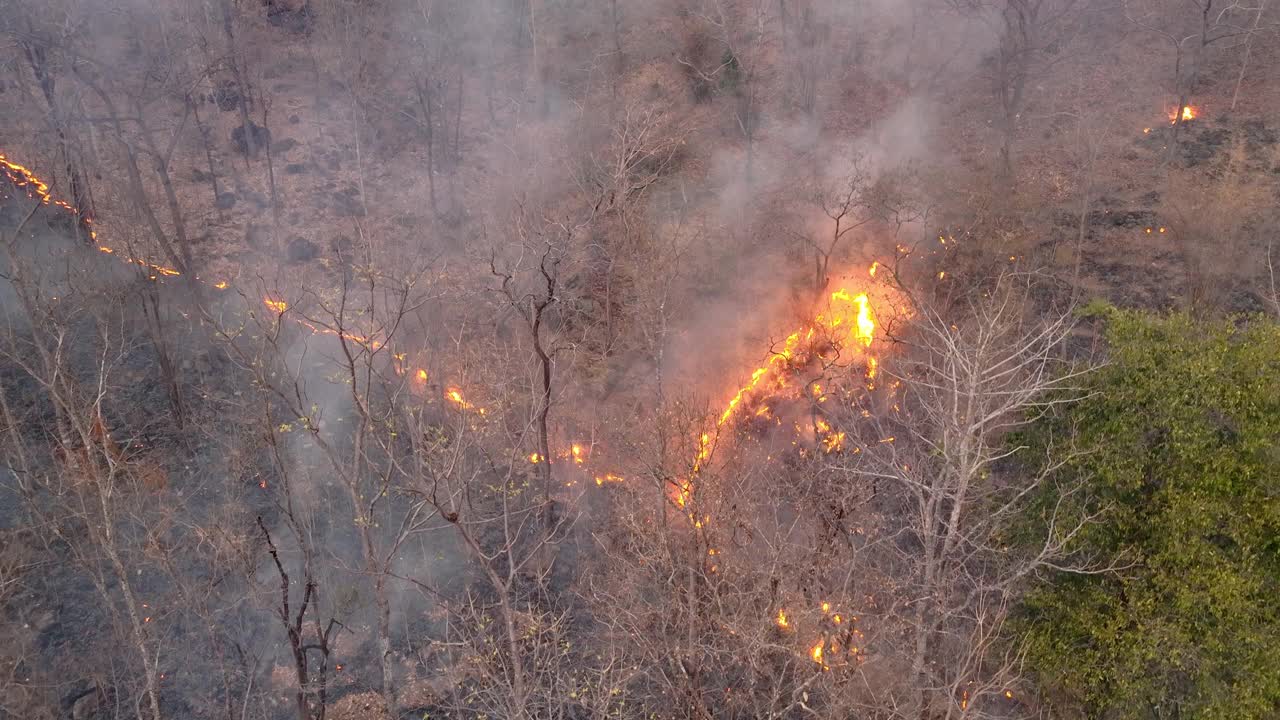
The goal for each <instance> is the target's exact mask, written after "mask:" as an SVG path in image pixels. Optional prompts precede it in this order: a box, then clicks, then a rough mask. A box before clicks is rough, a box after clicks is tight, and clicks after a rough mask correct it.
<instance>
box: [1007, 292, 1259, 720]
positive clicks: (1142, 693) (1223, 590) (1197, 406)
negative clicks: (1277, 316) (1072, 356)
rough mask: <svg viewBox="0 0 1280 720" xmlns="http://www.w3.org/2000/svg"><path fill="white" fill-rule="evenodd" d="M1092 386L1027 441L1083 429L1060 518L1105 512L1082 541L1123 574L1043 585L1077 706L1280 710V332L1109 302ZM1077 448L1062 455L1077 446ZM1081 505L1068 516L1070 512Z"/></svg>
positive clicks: (1134, 713) (1037, 623)
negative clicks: (1103, 351)
mask: <svg viewBox="0 0 1280 720" xmlns="http://www.w3.org/2000/svg"><path fill="white" fill-rule="evenodd" d="M1103 315H1104V317H1105V322H1106V326H1107V338H1108V341H1109V348H1110V359H1109V363H1108V365H1107V366H1106V367H1104V368H1103V369H1101V370H1099V371H1098V372H1097V373H1096V374H1094V375H1093V376H1092V377H1091V379H1090V387H1089V390H1091V391H1092V393H1093V394H1092V395H1091V396H1090V397H1089V398H1088V399H1086V400H1084V401H1083V402H1080V403H1078V404H1075V405H1072V406H1069V407H1067V408H1066V409H1064V410H1063V411H1061V412H1059V413H1057V414H1055V415H1054V416H1052V417H1049V418H1046V419H1044V420H1042V421H1040V422H1039V423H1038V424H1037V425H1036V426H1035V429H1034V430H1033V431H1032V432H1031V433H1030V437H1028V438H1023V439H1024V440H1028V441H1029V442H1031V443H1032V444H1039V445H1041V446H1042V447H1047V443H1049V442H1051V441H1054V442H1060V441H1062V440H1063V439H1064V438H1067V437H1073V438H1074V441H1075V443H1076V447H1077V449H1078V450H1083V451H1086V452H1085V453H1084V454H1081V455H1078V456H1076V458H1075V459H1074V460H1072V461H1070V462H1069V463H1068V464H1067V465H1066V466H1065V467H1063V468H1061V469H1060V470H1059V471H1058V472H1057V473H1056V475H1057V480H1058V481H1059V482H1057V483H1055V485H1056V487H1059V488H1062V487H1068V486H1071V485H1073V484H1078V483H1080V482H1083V483H1084V484H1085V487H1086V488H1087V490H1088V491H1087V492H1086V493H1083V494H1080V495H1070V496H1067V495H1063V494H1060V491H1058V492H1059V494H1055V493H1053V492H1050V493H1048V494H1047V495H1046V496H1045V497H1043V498H1042V503H1041V504H1040V506H1039V511H1038V516H1037V517H1030V518H1028V522H1029V523H1039V524H1040V525H1041V527H1043V525H1044V523H1045V522H1047V521H1049V518H1050V517H1051V515H1050V514H1051V513H1053V512H1054V511H1055V510H1056V511H1057V513H1058V514H1057V515H1056V517H1057V518H1058V521H1057V523H1056V524H1057V526H1058V527H1071V526H1072V524H1073V523H1072V520H1073V519H1078V518H1081V517H1085V516H1086V514H1096V515H1097V517H1096V522H1093V523H1092V524H1090V525H1089V526H1088V528H1087V529H1086V530H1085V531H1084V532H1082V533H1081V534H1079V535H1078V536H1077V537H1075V538H1074V539H1073V540H1072V542H1071V544H1070V546H1069V547H1070V549H1071V551H1072V553H1073V556H1074V558H1075V559H1076V560H1077V561H1080V562H1086V561H1089V562H1093V563H1095V564H1097V563H1103V564H1110V565H1113V566H1114V567H1115V570H1114V571H1113V572H1106V573H1102V574H1078V573H1068V572H1061V573H1057V574H1055V575H1053V576H1051V577H1047V578H1043V579H1042V582H1041V583H1040V584H1039V585H1038V586H1036V587H1035V588H1033V589H1032V590H1031V592H1030V594H1029V596H1028V598H1027V599H1026V601H1025V605H1024V608H1023V613H1022V616H1021V620H1020V622H1021V628H1022V631H1023V633H1024V635H1023V637H1024V639H1025V640H1026V642H1027V650H1028V659H1029V661H1030V664H1031V666H1032V668H1033V669H1034V670H1035V671H1036V672H1037V673H1038V675H1039V676H1040V679H1041V681H1042V685H1043V686H1044V687H1045V689H1046V697H1047V698H1049V699H1050V701H1051V702H1053V703H1054V704H1056V705H1058V706H1060V707H1059V709H1060V710H1067V711H1073V712H1070V713H1069V714H1074V713H1075V712H1078V713H1079V714H1081V715H1084V716H1087V717H1098V718H1103V717H1105V718H1181V719H1186V718H1222V719H1223V720H1226V719H1227V718H1231V719H1232V720H1237V719H1246V718H1259V719H1261V718H1275V717H1277V713H1278V711H1280V326H1277V325H1276V324H1275V323H1274V322H1271V321H1268V320H1264V319H1261V318H1259V319H1254V320H1250V321H1249V322H1247V323H1245V322H1241V323H1235V322H1225V321H1219V322H1197V321H1194V320H1192V319H1191V318H1190V317H1188V316H1185V315H1174V316H1170V317H1154V316H1151V315H1147V314H1142V313H1136V312H1125V311H1119V310H1114V309H1110V310H1106V311H1105V312H1104V313H1103ZM1060 457H1061V455H1060ZM1064 513H1065V516H1064Z"/></svg>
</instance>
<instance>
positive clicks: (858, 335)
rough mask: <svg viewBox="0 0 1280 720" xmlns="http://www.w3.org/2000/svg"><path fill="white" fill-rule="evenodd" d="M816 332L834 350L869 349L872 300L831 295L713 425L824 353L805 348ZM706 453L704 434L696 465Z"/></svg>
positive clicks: (839, 293) (840, 292) (844, 293)
mask: <svg viewBox="0 0 1280 720" xmlns="http://www.w3.org/2000/svg"><path fill="white" fill-rule="evenodd" d="M878 264H879V263H875V264H872V266H871V270H870V273H871V274H872V275H873V276H874V275H875V268H876V267H877V266H878ZM846 329H847V330H846ZM819 330H822V331H824V332H825V333H826V334H829V335H830V336H831V337H830V340H831V342H832V344H833V345H835V346H836V348H837V349H839V348H841V347H844V346H846V345H850V344H857V345H862V346H863V347H864V348H869V347H871V343H872V342H873V341H874V339H875V332H876V321H875V315H874V314H873V313H872V311H871V300H870V299H869V298H868V297H867V294H866V293H859V294H858V295H851V294H849V291H848V290H845V289H840V290H837V291H835V292H833V293H831V297H830V300H829V302H828V306H827V308H826V310H825V311H824V312H822V313H819V314H818V315H817V317H816V318H814V321H813V322H812V323H809V324H808V325H807V326H806V327H803V328H800V329H799V330H796V331H795V332H793V333H791V334H790V335H788V336H787V338H786V340H784V341H783V343H782V347H781V348H780V349H778V350H775V351H774V354H773V355H772V356H771V357H770V358H769V360H768V362H767V363H766V364H765V365H763V366H761V367H758V368H756V369H755V370H753V371H752V373H751V380H750V381H748V382H747V384H746V385H744V386H743V387H741V388H740V389H739V390H738V391H737V392H736V393H734V395H733V397H732V398H730V399H729V403H728V404H727V405H726V406H725V409H724V412H722V413H721V414H720V418H719V420H718V421H717V422H716V426H717V427H719V426H722V425H724V424H725V423H727V422H728V421H729V420H730V419H731V418H732V417H733V415H734V413H735V412H736V411H737V410H738V408H739V407H741V406H742V404H743V403H744V402H745V401H746V400H747V399H748V398H750V397H751V396H753V395H755V394H756V393H757V391H758V390H760V389H761V388H762V387H763V388H768V389H778V388H781V387H784V386H785V385H786V380H787V379H786V375H785V373H786V372H787V371H788V370H789V366H791V365H793V364H799V365H803V364H805V363H807V362H808V361H809V360H811V359H812V358H813V357H815V356H817V355H819V354H821V353H822V352H823V351H824V349H823V348H815V347H813V346H812V345H809V346H807V347H806V346H805V345H804V343H809V342H811V341H812V340H813V339H814V337H815V336H816V335H817V334H818V331H819ZM802 338H803V340H802ZM766 381H767V382H766ZM813 392H814V397H821V388H820V387H819V386H817V385H815V386H814V388H813ZM709 451H710V448H709V438H708V437H707V436H706V435H703V436H702V439H701V441H700V444H699V462H701V461H702V460H705V459H706V457H705V456H704V452H705V453H707V454H709Z"/></svg>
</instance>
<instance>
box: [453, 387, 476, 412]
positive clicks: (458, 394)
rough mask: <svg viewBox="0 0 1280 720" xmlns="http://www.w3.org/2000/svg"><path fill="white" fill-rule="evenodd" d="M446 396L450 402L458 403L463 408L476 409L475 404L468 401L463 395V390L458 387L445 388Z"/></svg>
mask: <svg viewBox="0 0 1280 720" xmlns="http://www.w3.org/2000/svg"><path fill="white" fill-rule="evenodd" d="M444 396H445V398H447V399H448V400H449V402H452V403H453V404H454V405H457V406H458V407H460V408H462V409H463V410H474V409H476V406H475V405H472V404H471V403H469V402H467V401H466V399H465V398H463V397H462V391H461V390H459V389H457V388H449V389H447V390H445V391H444ZM481 412H484V411H483V410H481Z"/></svg>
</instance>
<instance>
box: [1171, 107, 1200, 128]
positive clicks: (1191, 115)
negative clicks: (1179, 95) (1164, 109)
mask: <svg viewBox="0 0 1280 720" xmlns="http://www.w3.org/2000/svg"><path fill="white" fill-rule="evenodd" d="M1198 115H1199V113H1197V112H1196V109H1195V108H1193V107H1191V106H1190V105H1183V106H1182V117H1181V120H1182V122H1187V121H1189V120H1195V119H1196V117H1197V116H1198ZM1178 120H1179V117H1178V112H1177V111H1176V110H1175V111H1174V112H1173V113H1171V114H1170V115H1169V122H1170V123H1171V124H1172V123H1177V122H1178Z"/></svg>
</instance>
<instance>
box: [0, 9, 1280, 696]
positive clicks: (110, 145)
mask: <svg viewBox="0 0 1280 720" xmlns="http://www.w3.org/2000/svg"><path fill="white" fill-rule="evenodd" d="M1278 29H1280V6H1276V7H1269V6H1268V3H1267V2H1266V0H1255V2H1254V3H1253V4H1250V3H1222V2H1217V1H1215V0H1000V1H999V2H978V1H977V0H910V1H909V2H896V1H891V0H859V1H857V2H843V1H837V0H776V1H775V0H644V1H643V2H639V1H636V0H630V1H628V2H622V1H621V0H594V1H591V0H476V1H470V0H410V1H407V2H387V1H383V0H374V1H371V2H364V1H361V2H356V1H354V0H266V2H260V1H259V0H242V1H241V2H233V0H209V1H208V2H203V3H196V2H186V1H185V0H161V1H160V2H130V0H93V1H91V2H86V1H81V0H51V1H50V2H40V3H37V2H33V1H32V0H3V1H0V116H3V123H2V124H0V153H2V154H3V158H0V159H3V160H4V161H6V164H5V167H4V171H5V172H4V175H5V179H2V180H0V190H3V192H4V195H5V198H6V199H5V201H4V204H3V207H2V208H0V221H2V225H0V229H2V230H3V240H4V254H3V257H2V258H0V268H3V270H4V275H3V282H0V308H2V309H3V313H4V323H3V324H2V327H0V381H2V382H3V392H0V400H2V401H3V402H2V404H0V432H2V433H3V441H2V443H0V444H2V447H3V449H2V457H3V463H2V466H3V467H0V609H2V610H0V648H2V649H0V717H10V716H12V717H15V718H19V717H20V718H31V719H32V720H39V719H42V718H49V719H52V718H62V717H68V716H69V717H73V718H75V720H89V719H90V718H108V717H136V718H139V719H145V720H166V719H167V718H186V717H190V718H224V719H225V720H251V719H253V720H258V719H261V720H267V719H268V718H284V717H295V718H297V720H323V719H324V718H326V717H328V718H331V719H333V720H346V719H348V718H349V719H352V720H354V719H355V718H382V717H403V718H409V717H413V718H423V719H424V720H425V718H428V717H430V718H436V717H477V718H480V717H487V718H494V717H500V718H587V717H591V718H605V717H617V718H624V717H625V718H651V717H670V718H697V719H699V720H701V719H704V718H731V717H732V718H741V717H753V718H784V717H785V718H801V717H818V718H833V719H834V718H844V717H868V718H911V720H929V719H932V718H979V717H1010V718H1012V717H1044V716H1047V715H1048V714H1049V712H1050V711H1049V710H1048V709H1047V706H1046V705H1044V704H1043V703H1042V697H1041V692H1040V688H1039V687H1038V686H1037V683H1036V679H1035V677H1034V676H1033V675H1032V674H1031V673H1030V672H1029V671H1028V670H1027V668H1026V667H1025V665H1024V657H1023V656H1022V648H1021V646H1020V644H1019V642H1018V638H1017V637H1016V636H1015V634H1014V633H1013V632H1012V631H1011V630H1009V628H1008V623H1007V622H1006V621H1007V620H1008V619H1009V617H1010V615H1011V613H1013V612H1014V611H1015V608H1016V606H1017V604H1018V602H1019V599H1020V597H1021V593H1022V592H1023V591H1024V590H1025V587H1026V585H1027V582H1028V581H1029V580H1030V579H1031V578H1034V577H1035V576H1036V575H1037V573H1040V572H1044V571H1048V570H1055V571H1060V570H1064V569H1069V570H1073V571H1079V572H1099V573H1100V572H1106V571H1108V570H1110V569H1113V568H1112V567H1111V566H1110V564H1109V562H1110V561H1109V560H1107V559H1099V558H1089V559H1088V561H1087V562H1081V559H1080V558H1078V557H1069V556H1068V554H1067V553H1066V552H1065V550H1064V548H1065V546H1066V544H1067V542H1068V541H1069V540H1070V539H1071V538H1072V537H1074V535H1075V534H1076V533H1077V532H1079V531H1080V526H1079V525H1077V524H1071V523H1060V522H1059V521H1058V519H1057V517H1056V515H1052V516H1051V517H1050V519H1049V520H1048V521H1047V522H1044V523H1042V524H1041V525H1040V526H1039V527H1038V528H1037V529H1036V531H1035V532H1034V533H1032V537H1031V538H1030V541H1029V542H1028V536H1027V534H1026V533H1027V530H1026V527H1025V525H1023V524H1021V523H1022V521H1021V520H1020V518H1022V517H1023V516H1024V514H1025V513H1026V512H1030V508H1031V506H1032V501H1033V498H1034V497H1035V496H1036V493H1037V492H1039V489H1040V488H1041V485H1042V483H1045V482H1046V478H1047V477H1048V476H1049V474H1050V473H1051V471H1052V470H1053V469H1055V468H1057V467H1059V466H1061V465H1062V464H1065V463H1067V462H1069V461H1070V459H1071V458H1072V457H1074V453H1075V452H1077V450H1079V451H1083V449H1077V448H1074V447H1058V448H1055V452H1056V453H1057V454H1055V455H1054V456H1053V457H1051V458H1049V459H1048V460H1047V461H1046V462H1044V463H1042V464H1040V465H1036V464H1035V463H1028V462H1027V461H1026V460H1025V458H1023V457H1021V456H1019V457H1012V456H1013V455H1015V454H1016V453H1015V452H1014V451H1013V450H1011V449H1010V447H1009V446H1008V445H1007V443H1006V434H1007V433H1008V432H1009V431H1010V430H1013V429H1016V428H1019V427H1022V426H1023V424H1024V423H1026V422H1027V421H1028V420H1030V419H1034V418H1036V417H1038V416H1039V415H1040V414H1042V413H1044V412H1047V410H1048V409H1049V407H1051V406H1052V405H1053V404H1055V403H1066V402H1069V401H1070V400H1071V399H1073V398H1075V397H1077V395H1078V394H1079V393H1080V392H1081V391H1080V390H1079V389H1078V387H1077V383H1076V381H1077V379H1078V377H1079V375H1080V374H1081V373H1083V372H1085V371H1086V370H1087V368H1088V367H1089V366H1090V363H1091V362H1092V359H1091V358H1090V357H1089V356H1088V355H1089V353H1088V352H1087V349H1088V346H1089V344H1090V342H1091V341H1094V340H1096V338H1094V337H1093V335H1092V334H1091V332H1090V330H1089V329H1088V328H1084V329H1082V328H1078V327H1076V325H1075V322H1074V319H1073V318H1074V316H1073V314H1072V313H1073V308H1074V307H1075V306H1076V305H1077V304H1078V303H1080V302H1081V301H1085V300H1089V299H1093V298H1099V297H1100V298H1106V299H1109V300H1111V301H1113V302H1115V303H1117V304H1119V305H1122V306H1133V307H1143V308H1154V309H1159V310H1165V309H1171V308H1185V309H1188V310H1191V311H1192V312H1194V313H1197V314H1201V315H1204V316H1216V315H1221V314H1224V313H1233V312H1274V313H1275V314H1277V315H1280V297H1278V296H1277V294H1276V272H1277V271H1278V270H1280V267H1278V266H1280V247H1275V246H1276V245H1280V242H1277V241H1275V240H1274V238H1275V236H1276V230H1277V227H1280V225H1278V221H1280V218H1278V217H1277V215H1276V207H1277V206H1278V203H1277V200H1278V199H1280V124H1277V123H1276V121H1275V119H1274V118H1275V117H1276V115H1277V112H1278V111H1280V82H1277V81H1276V78H1277V77H1280V51H1278V50H1277V48H1280V42H1278V41H1280V30H1278ZM1181 106H1187V107H1190V108H1192V109H1193V111H1194V115H1195V116H1194V119H1186V120H1184V119H1182V118H1181V116H1180V114H1179V113H1177V112H1176V109H1177V108H1179V107H1181ZM1171 115H1172V116H1174V117H1175V118H1176V119H1175V121H1172V122H1171V120H1170V116H1171ZM41 182H43V183H47V186H48V187H47V188H44V187H43V186H41V185H40V184H39V183H41ZM42 200H47V202H45V203H44V204H41V202H40V201H42ZM53 200H56V201H58V202H56V203H55V202H53ZM842 293H843V294H842ZM867 324H870V325H869V326H867ZM793 332H794V333H795V334H794V335H792V333H793ZM756 368H760V370H759V371H758V374H757V375H754V376H753V374H752V373H753V370H754V369H756ZM739 388H749V389H748V390H746V391H743V392H739ZM735 392H737V393H738V395H737V396H736V397H735ZM1031 467H1038V468H1040V469H1039V470H1036V471H1032V470H1029V469H1028V468H1031ZM1057 491H1058V492H1061V493H1063V494H1064V496H1067V497H1069V496H1070V495H1071V494H1072V493H1075V492H1085V489H1084V488H1074V487H1072V488H1058V489H1057ZM1014 534H1018V536H1019V537H1020V538H1021V539H1022V541H1023V545H1021V546H1020V547H1019V549H1010V546H1009V538H1010V537H1011V536H1012V535H1014ZM1073 563H1074V564H1073Z"/></svg>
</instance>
